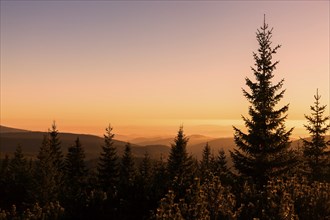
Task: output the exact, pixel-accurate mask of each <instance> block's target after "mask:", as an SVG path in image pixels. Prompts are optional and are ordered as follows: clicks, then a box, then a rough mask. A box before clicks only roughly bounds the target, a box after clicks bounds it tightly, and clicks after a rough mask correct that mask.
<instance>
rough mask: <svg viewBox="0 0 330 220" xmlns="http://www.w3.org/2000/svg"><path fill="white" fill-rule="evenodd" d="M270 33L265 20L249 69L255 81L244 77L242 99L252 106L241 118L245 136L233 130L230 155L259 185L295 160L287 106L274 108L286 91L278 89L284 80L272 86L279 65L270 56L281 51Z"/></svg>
mask: <svg viewBox="0 0 330 220" xmlns="http://www.w3.org/2000/svg"><path fill="white" fill-rule="evenodd" d="M272 30H273V29H269V28H268V25H267V24H266V22H265V20H264V23H263V25H262V26H261V28H260V29H258V31H257V34H256V35H257V36H256V38H257V41H258V43H259V49H258V53H253V57H254V60H255V67H252V68H251V69H252V71H253V73H254V76H255V78H256V79H255V80H256V81H255V82H253V81H252V80H250V79H249V78H246V85H247V86H248V87H249V89H250V90H251V91H250V92H248V91H246V90H244V89H243V93H244V96H245V97H246V98H247V100H248V101H249V102H250V104H251V105H250V106H249V115H250V117H251V118H246V117H244V116H242V118H243V120H244V122H245V126H246V128H247V133H244V132H242V131H241V130H240V129H238V128H236V127H234V131H235V134H234V138H235V143H236V145H237V147H238V149H234V151H233V152H231V156H232V159H233V162H234V165H235V168H236V169H237V170H238V171H239V172H240V173H241V174H242V175H243V176H250V177H252V178H253V179H254V180H255V181H256V182H257V183H260V184H264V183H265V181H267V180H268V179H269V178H270V177H272V176H277V175H280V174H282V173H284V172H286V171H287V170H289V169H290V167H292V165H293V163H294V161H295V160H294V158H293V156H292V155H291V154H290V152H289V147H290V142H289V137H290V134H291V132H292V130H293V128H292V129H289V130H288V131H286V128H285V124H284V122H285V120H286V118H287V115H286V112H287V111H288V108H289V105H288V104H287V105H285V106H283V107H281V108H279V109H276V104H277V103H278V102H279V101H280V100H281V99H282V97H283V95H284V92H285V90H281V88H282V86H283V82H284V79H282V80H281V81H279V82H278V83H275V84H273V83H272V78H273V77H274V74H273V72H274V70H275V69H276V66H277V64H278V61H276V62H273V61H272V57H273V55H274V54H275V53H276V52H277V50H278V49H279V48H280V45H277V46H275V47H274V48H272V46H271V43H272V42H271V38H272ZM279 90H280V91H279Z"/></svg>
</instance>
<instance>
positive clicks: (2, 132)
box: [0, 126, 330, 163]
mask: <svg viewBox="0 0 330 220" xmlns="http://www.w3.org/2000/svg"><path fill="white" fill-rule="evenodd" d="M45 134H46V132H37V131H28V130H23V129H16V128H10V127H6V126H0V153H1V154H0V156H1V157H3V156H4V155H5V154H13V152H14V151H15V149H16V147H17V146H18V145H21V146H22V149H23V153H24V154H25V155H27V156H29V157H35V156H36V155H37V153H38V151H39V148H40V146H41V143H42V139H43V136H44V135H45ZM175 135H176V134H174V135H173V137H171V138H161V137H159V138H157V137H156V138H155V137H154V138H143V137H141V138H135V139H134V138H133V139H131V140H128V141H129V142H130V143H131V146H132V153H133V155H134V156H135V157H137V158H142V157H143V156H144V154H145V152H148V153H149V155H150V156H151V158H153V159H159V158H160V157H161V156H162V157H163V158H164V159H165V158H167V156H168V154H169V152H170V146H171V144H172V143H173V142H174V138H175ZM77 137H79V139H80V141H81V143H82V146H83V147H84V150H85V154H86V159H95V158H98V157H99V155H100V152H101V146H102V144H103V141H104V140H103V138H102V137H99V136H96V135H90V134H74V133H61V132H59V138H60V140H61V142H62V147H63V153H64V154H66V152H67V149H68V148H69V147H70V146H72V145H73V144H74V141H75V140H76V138H77ZM118 137H121V135H118ZM115 138H116V135H115ZM188 138H189V142H188V145H187V152H188V153H190V154H192V155H193V156H194V157H195V158H197V159H199V160H200V159H201V158H202V152H203V148H204V146H205V144H206V143H208V144H209V145H210V147H211V152H213V153H214V155H217V154H218V151H219V150H220V149H223V150H224V151H225V153H226V155H227V159H228V162H229V163H230V153H229V151H232V150H233V149H234V148H235V147H236V145H235V142H234V138H212V137H207V136H203V135H190V136H188ZM326 139H327V140H329V139H330V135H327V136H326ZM126 143H127V142H126V141H121V140H116V139H114V146H115V147H116V148H117V152H118V154H119V155H122V154H123V152H124V148H125V145H126ZM291 146H292V147H293V148H297V147H298V146H302V141H301V140H293V141H292V144H291Z"/></svg>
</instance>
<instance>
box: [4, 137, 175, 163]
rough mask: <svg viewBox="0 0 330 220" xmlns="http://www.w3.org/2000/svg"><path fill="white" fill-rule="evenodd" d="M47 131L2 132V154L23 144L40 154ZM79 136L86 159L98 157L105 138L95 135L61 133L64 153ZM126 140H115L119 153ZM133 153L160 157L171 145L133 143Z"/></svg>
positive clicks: (31, 153)
mask: <svg viewBox="0 0 330 220" xmlns="http://www.w3.org/2000/svg"><path fill="white" fill-rule="evenodd" d="M45 134H46V133H45V132H9V133H1V138H0V151H1V154H2V156H3V155H5V154H12V153H13V152H14V151H15V149H16V147H17V146H18V145H21V146H22V150H23V153H24V154H25V155H27V156H29V157H35V156H36V155H37V154H38V151H39V148H40V146H41V143H42V139H43V136H44V135H45ZM77 137H79V139H80V142H81V144H82V146H83V148H84V150H85V154H86V159H93V158H98V157H99V155H100V152H101V150H102V149H101V146H102V144H103V138H101V137H98V136H95V135H86V134H72V133H59V138H60V140H61V144H62V149H63V153H64V154H66V153H67V149H68V148H69V147H70V146H72V145H73V144H74V141H75V139H76V138H77ZM125 144H126V142H123V141H119V140H114V146H115V147H116V148H117V152H118V155H122V154H123V152H124V148H125ZM131 146H132V153H133V155H134V156H135V157H143V156H144V154H145V152H146V151H148V153H149V154H150V156H151V157H152V158H155V159H158V158H159V157H160V155H161V154H162V155H163V156H164V157H166V156H167V155H168V152H169V150H170V149H169V147H167V146H163V145H152V146H139V145H135V144H132V145H131Z"/></svg>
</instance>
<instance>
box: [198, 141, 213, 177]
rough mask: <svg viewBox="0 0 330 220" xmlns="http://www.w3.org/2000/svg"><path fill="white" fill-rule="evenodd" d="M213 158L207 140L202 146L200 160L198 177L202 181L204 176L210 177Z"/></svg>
mask: <svg viewBox="0 0 330 220" xmlns="http://www.w3.org/2000/svg"><path fill="white" fill-rule="evenodd" d="M212 162H213V158H212V154H211V147H210V145H209V143H208V142H207V143H206V144H205V146H204V148H203V154H202V160H201V162H200V177H201V180H202V181H204V180H205V179H206V178H208V177H210V174H211V172H212V171H213V170H212V166H213V164H212Z"/></svg>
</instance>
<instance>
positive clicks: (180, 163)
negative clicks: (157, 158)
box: [167, 126, 194, 197]
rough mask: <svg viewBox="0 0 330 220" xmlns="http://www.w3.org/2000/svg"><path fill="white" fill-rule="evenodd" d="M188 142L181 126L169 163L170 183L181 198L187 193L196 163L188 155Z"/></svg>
mask: <svg viewBox="0 0 330 220" xmlns="http://www.w3.org/2000/svg"><path fill="white" fill-rule="evenodd" d="M188 140H189V139H188V138H187V137H186V136H185V134H184V133H183V127H182V126H181V127H180V129H179V131H178V134H177V136H176V138H175V139H174V144H172V147H171V151H170V155H169V157H168V161H167V172H168V176H169V179H170V181H171V180H172V187H173V189H174V190H175V191H176V194H177V195H178V196H179V197H181V196H182V195H183V194H184V193H185V190H186V189H187V187H188V186H189V184H190V182H191V180H192V179H193V177H192V176H193V162H194V161H193V160H192V158H191V156H189V155H188V153H187V149H186V148H187V143H188Z"/></svg>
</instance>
